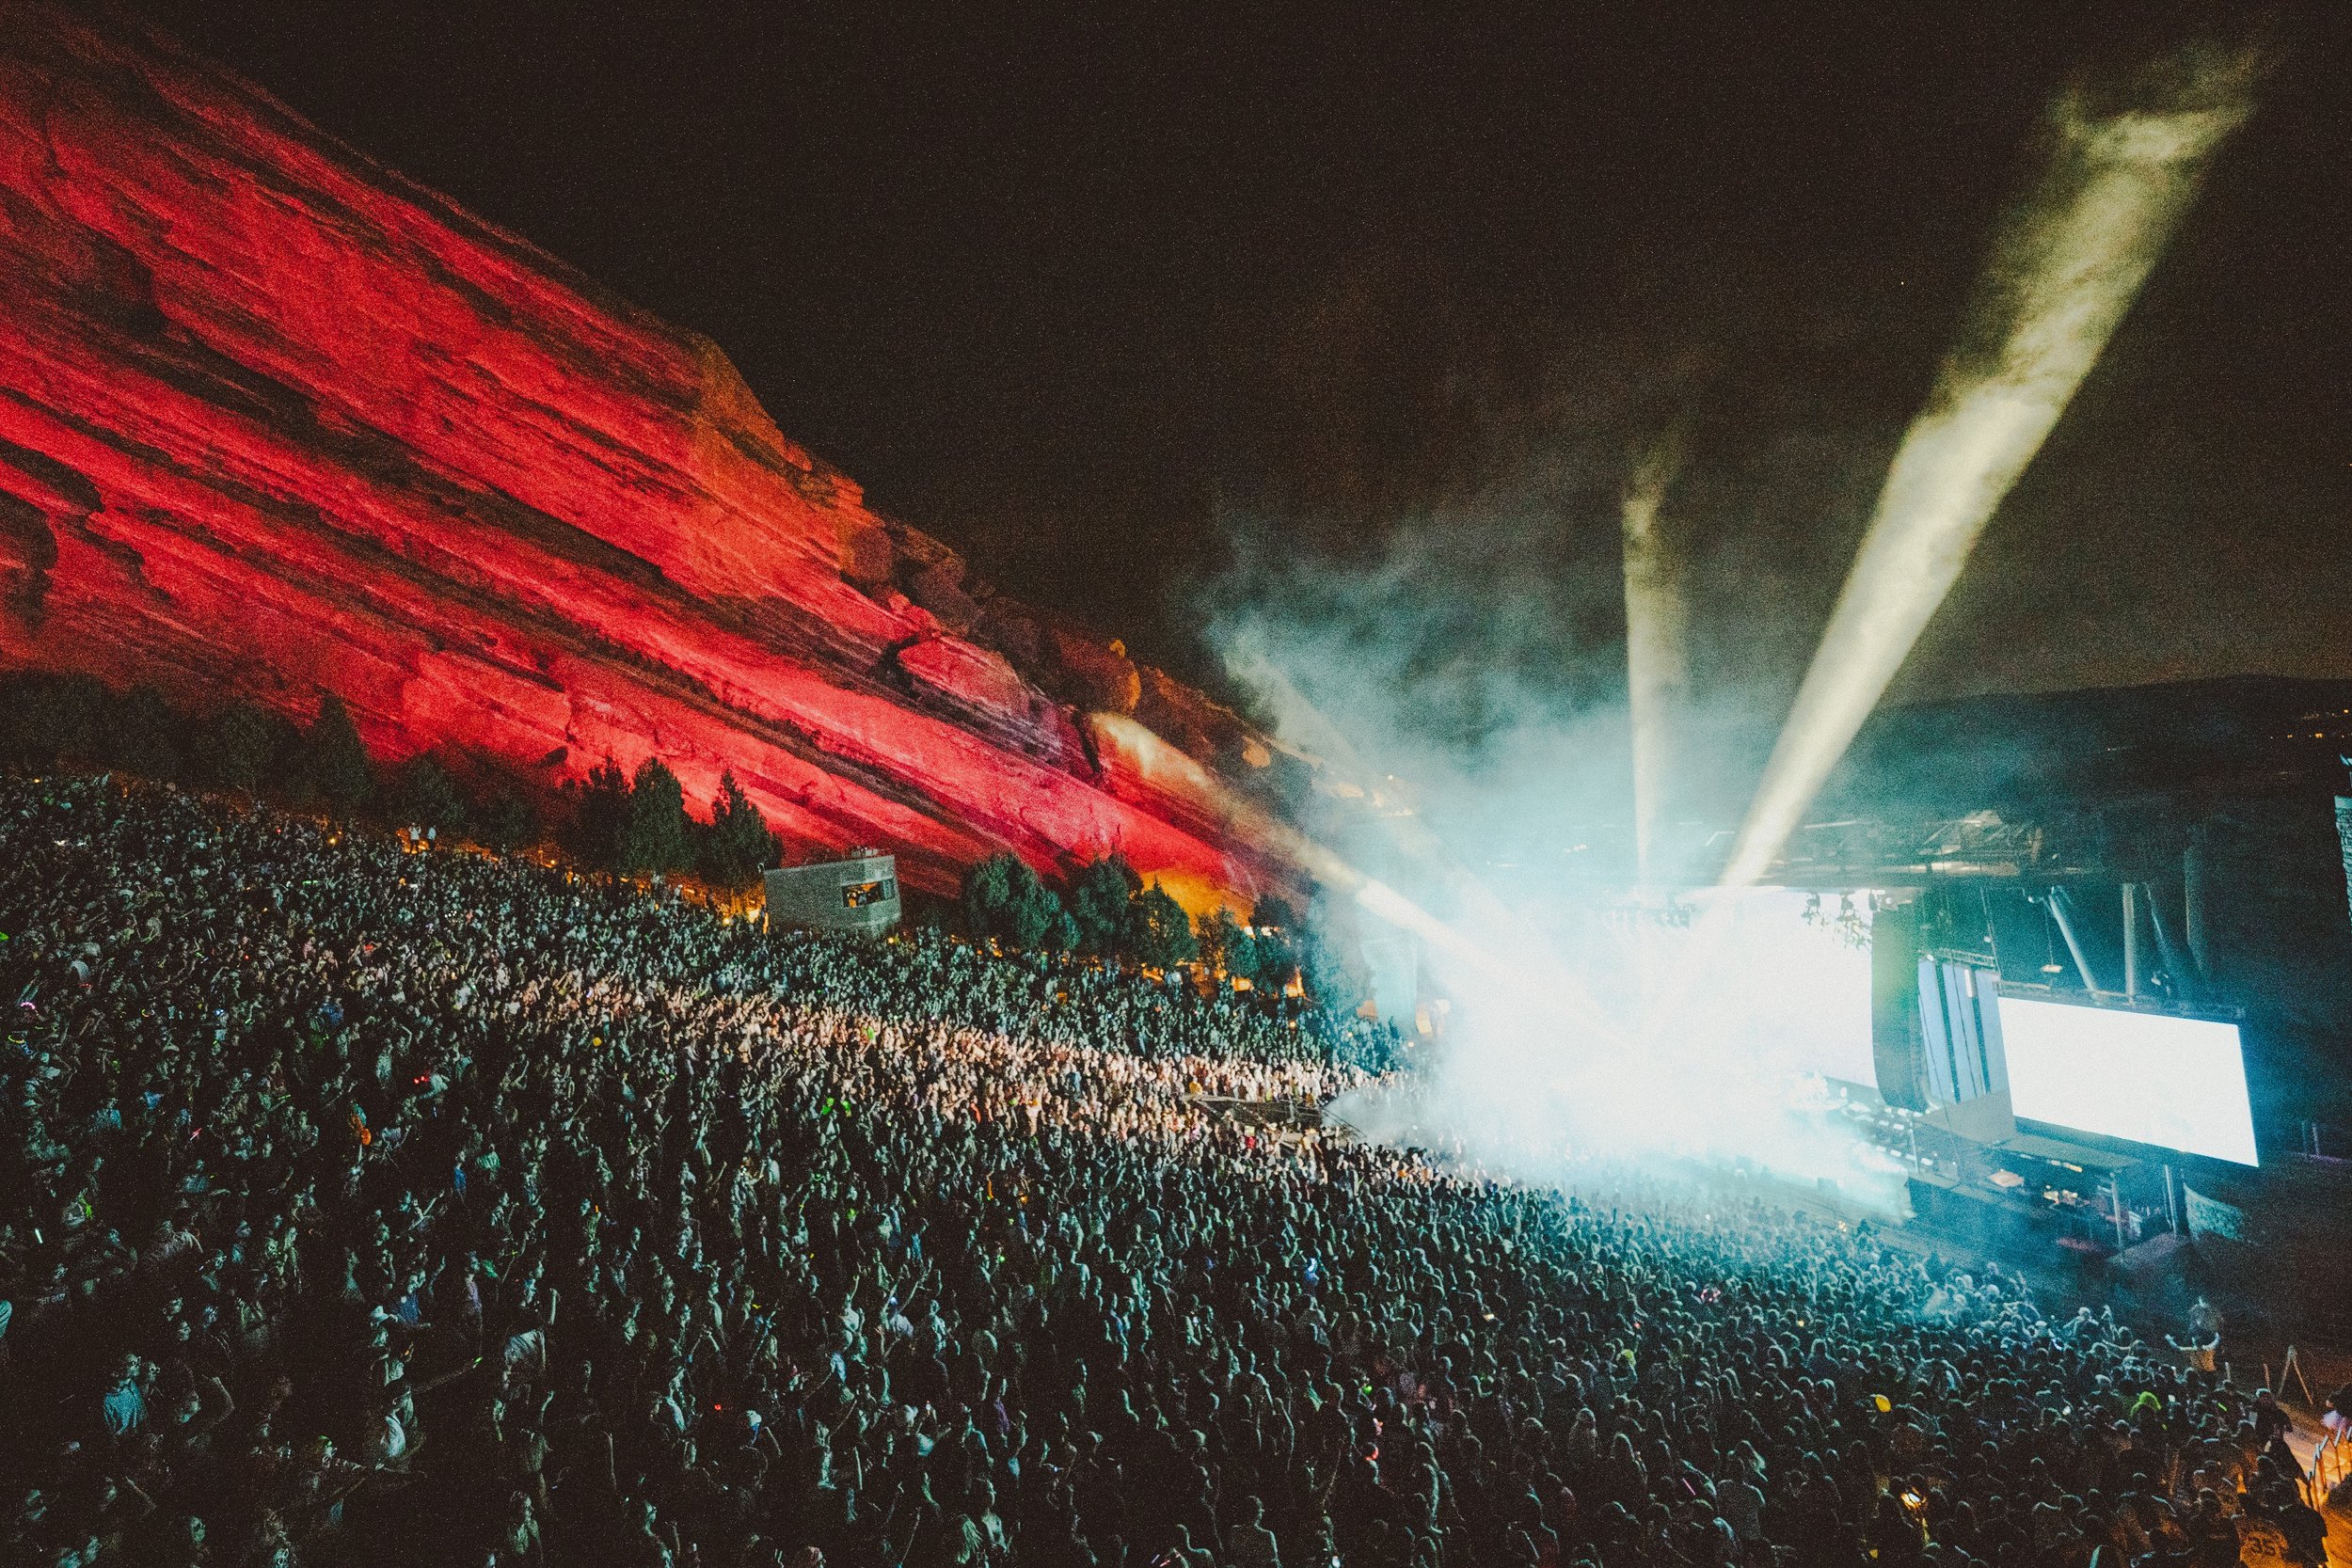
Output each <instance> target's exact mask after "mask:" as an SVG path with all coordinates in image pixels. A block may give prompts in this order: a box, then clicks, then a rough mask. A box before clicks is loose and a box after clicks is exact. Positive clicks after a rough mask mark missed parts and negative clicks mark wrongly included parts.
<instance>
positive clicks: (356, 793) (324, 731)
mask: <svg viewBox="0 0 2352 1568" xmlns="http://www.w3.org/2000/svg"><path fill="white" fill-rule="evenodd" d="M307 750H308V751H309V752H310V777H311V779H312V780H313V781H314V782H315V783H316V784H317V785H318V791H319V793H320V794H321V795H322V796H325V797H326V803H327V804H328V805H329V806H331V807H333V808H334V809H335V810H336V811H337V812H339V813H341V814H342V815H344V816H350V815H352V814H353V813H355V812H361V811H365V810H367V809H368V808H369V807H370V806H372V805H373V804H374V802H375V770H374V769H373V768H371V767H370V766H369V765H368V749H367V748H366V747H365V746H363V745H361V744H360V742H359V731H358V727H357V726H356V725H354V724H353V723H352V721H351V711H350V709H348V708H346V707H344V706H343V700H342V698H341V697H338V696H337V695H335V693H333V692H332V691H330V692H328V693H327V694H326V696H325V697H322V698H321V699H319V716H318V718H316V719H315V720H313V721H311V723H310V736H309V745H308V747H307Z"/></svg>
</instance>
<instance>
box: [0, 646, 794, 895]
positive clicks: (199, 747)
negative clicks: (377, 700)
mask: <svg viewBox="0 0 2352 1568" xmlns="http://www.w3.org/2000/svg"><path fill="white" fill-rule="evenodd" d="M60 764H64V765H70V766H77V767H88V768H121V769H123V770H124V771H125V772H130V773H136V774H139V775H140V776H142V777H144V778H151V779H156V780H161V781H164V782H166V783H171V784H191V785H195V786H198V787H200V788H212V789H235V790H243V791H246V793H248V794H258V795H266V796H268V797H270V798H271V799H273V800H278V801H279V802H281V803H283V804H285V805H288V806H291V807H294V808H295V809H297V810H310V809H314V808H318V809H325V810H328V811H331V812H333V813H335V814H336V815H337V816H347V817H358V818H373V819H375V820H379V821H383V822H385V823H388V824H390V825H394V826H402V827H415V828H429V829H432V830H434V831H435V832H437V833H448V834H454V833H464V834H466V835H467V836H468V837H469V838H471V839H472V840H474V841H475V842H476V843H479V844H482V845H485V846H486V847H490V848H493V849H500V850H506V849H515V848H519V847H523V846H525V845H531V844H537V843H540V842H542V841H543V840H544V839H545V838H546V837H547V836H548V822H547V820H546V819H545V817H544V816H543V815H542V813H541V811H540V809H539V803H538V802H539V800H540V799H541V796H540V794H539V792H537V791H535V790H533V789H532V788H531V787H530V786H528V785H527V784H522V783H520V782H519V781H516V780H514V779H512V778H506V777H501V776H500V775H498V774H497V773H496V772H495V771H493V770H489V769H485V768H474V769H470V770H469V772H470V773H471V775H472V776H471V777H470V778H469V780H466V781H461V780H460V779H459V778H458V776H457V775H456V774H455V773H453V771H452V770H451V769H450V768H447V767H445V766H444V765H443V764H442V763H440V762H439V761H437V760H436V759H435V758H433V757H431V756H429V755H428V756H417V757H412V758H410V759H409V760H407V761H406V762H405V763H401V764H399V765H397V766H394V767H389V768H388V767H384V766H381V765H379V764H378V763H377V762H376V760H375V759H374V758H373V757H371V756H370V755H369V754H368V750H367V748H366V746H365V745H363V744H362V743H361V742H360V739H359V732H358V729H357V728H355V727H354V726H353V724H352V721H351V715H350V713H349V711H347V710H346V709H345V708H344V706H343V704H342V699H341V698H340V697H336V696H333V695H331V694H330V695H328V696H327V697H326V699H324V700H323V701H322V702H321V703H320V704H319V711H318V717H317V718H316V719H314V720H312V721H311V722H310V723H309V724H307V725H303V724H297V723H295V722H294V721H292V720H290V719H288V718H286V717H285V716H284V715H283V714H279V713H274V712H271V711H270V710H268V709H266V708H263V707H261V706H258V705H255V704H252V703H246V702H237V703H231V704H230V705H227V706H225V707H222V708H218V709H216V710H215V711H213V712H211V713H207V714H195V713H189V712H186V711H184V710H183V709H180V708H177V707H175V706H173V705H171V704H170V703H169V702H167V700H166V699H165V698H164V696H163V695H162V693H160V692H158V691H157V690H155V689H154V688H152V687H145V686H142V687H135V688H133V689H130V690H128V691H122V692H117V691H114V690H111V689H108V688H107V687H106V686H105V684H104V683H103V682H101V681H98V680H95V679H92V678H91V677H89V676H87V675H54V674H45V673H38V672H29V671H19V672H14V673H8V674H7V675H0V766H11V767H16V768H54V767H57V766H59V765H60ZM561 803H562V804H563V805H564V806H566V807H568V810H567V811H565V812H564V813H562V814H560V815H561V817H562V819H561V820H560V821H559V822H558V823H557V824H556V829H557V834H556V836H557V837H558V838H559V840H560V841H561V842H562V843H563V844H564V847H566V848H567V849H569V850H570V851H571V852H572V853H573V854H575V855H577V856H578V857H579V858H580V860H581V861H582V862H583V863H586V864H588V865H591V866H595V867H599V868H603V869H609V870H614V871H622V872H632V873H636V872H687V871H691V872H694V873H697V874H698V875H700V876H702V877H703V878H705V879H707V880H709V881H710V882H712V883H714V884H716V885H719V886H723V887H743V886H746V885H748V884H749V883H751V882H752V881H754V880H755V879H757V878H758V875H759V873H760V870H761V869H762V868H763V867H766V866H770V865H773V864H774V863H776V860H777V858H778V853H779V850H778V846H777V843H776V839H775V835H774V834H773V833H771V832H769V830H768V824H767V822H766V821H765V820H764V819H763V818H762V817H761V816H760V814H759V809H758V808H757V807H756V806H755V805H753V804H752V802H751V801H750V800H747V799H745V798H744V795H743V790H742V786H741V785H739V784H737V783H736V780H735V776H734V775H733V774H732V773H730V774H727V775H726V776H725V777H724V778H723V779H722V780H721V781H720V789H719V797H718V799H717V800H714V801H713V802H712V803H711V817H710V820H709V821H708V822H707V823H706V822H700V821H697V820H695V819H694V818H693V817H692V816H690V815H689V814H688V812H687V810H686V800H685V792H684V790H683V789H682V788H681V787H680V786H679V784H678V781H677V776H676V775H675V774H674V773H672V772H671V771H670V769H669V768H666V767H664V766H663V765H662V764H661V763H660V761H659V760H648V761H647V762H646V764H645V765H644V767H642V768H639V769H638V770H637V773H636V775H635V777H634V778H631V777H629V776H628V775H626V774H624V773H623V772H622V771H621V769H620V768H619V767H618V766H617V765H616V764H615V763H613V761H612V759H611V758H610V757H608V758H606V759H605V761H604V762H603V763H602V764H601V765H600V766H599V767H597V768H595V769H593V770H591V772H590V774H589V777H588V782H587V783H586V784H580V785H574V786H570V787H567V789H566V790H565V792H564V800H563V801H562V802H561Z"/></svg>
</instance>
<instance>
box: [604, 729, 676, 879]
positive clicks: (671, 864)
mask: <svg viewBox="0 0 2352 1568" xmlns="http://www.w3.org/2000/svg"><path fill="white" fill-rule="evenodd" d="M691 828H692V822H691V819H690V818H689V817H688V816H687V815H686V791H685V789H684V788H683V787H682V786H681V785H680V784H678V782H677V775H676V774H675V773H673V772H671V771H670V769H669V768H667V767H666V766H664V764H663V763H662V761H661V759H660V757H647V758H646V759H645V760H644V763H643V764H642V765H641V766H640V767H639V768H638V769H637V776H636V777H635V778H634V779H631V780H630V781H629V786H628V811H627V813H626V814H625V815H624V816H623V817H622V819H621V832H620V835H619V837H618V838H616V839H615V840H614V841H613V855H612V867H613V869H614V870H616V871H627V872H646V871H652V872H660V871H677V870H681V869H683V868H684V867H686V866H689V865H691V864H692V863H693V860H694V844H693V837H692V833H691Z"/></svg>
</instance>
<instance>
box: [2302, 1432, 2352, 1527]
mask: <svg viewBox="0 0 2352 1568" xmlns="http://www.w3.org/2000/svg"><path fill="white" fill-rule="evenodd" d="M2348 1478H2352V1425H2340V1426H2337V1427H2335V1428H2333V1429H2331V1430H2329V1431H2328V1433H2327V1434H2326V1435H2325V1436H2323V1437H2321V1438H2320V1440H2319V1447H2317V1448H2315V1449H2312V1476H2311V1481H2309V1483H2308V1484H2309V1486H2310V1490H2311V1504H2312V1507H2313V1508H2319V1509H2324V1508H2326V1507H2327V1506H2328V1494H2329V1493H2330V1492H2333V1491H2334V1490H2335V1489H2336V1488H2337V1487H2338V1486H2339V1485H2341V1484H2342V1483H2343V1482H2344V1481H2345V1480H2346V1479H2348Z"/></svg>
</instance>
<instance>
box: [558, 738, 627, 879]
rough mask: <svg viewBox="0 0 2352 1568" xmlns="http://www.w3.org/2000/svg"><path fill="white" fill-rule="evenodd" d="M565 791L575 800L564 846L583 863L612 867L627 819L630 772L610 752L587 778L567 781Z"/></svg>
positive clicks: (589, 771) (605, 867) (567, 825)
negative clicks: (627, 772)
mask: <svg viewBox="0 0 2352 1568" xmlns="http://www.w3.org/2000/svg"><path fill="white" fill-rule="evenodd" d="M564 794H565V795H567V796H569V797H570V798H571V804H572V812H571V821H570V822H569V823H568V824H566V826H565V832H564V847H566V848H568V849H570V850H571V852H572V853H573V854H574V855H576V856H578V857H579V858H580V862H581V863H583V864H587V865H593V866H599V867H602V868H603V869H605V870H608V871H609V870H611V869H612V867H613V865H614V863H615V861H616V857H617V856H618V855H619V853H620V844H621V830H622V828H623V827H625V826H626V825H627V824H628V774H626V773H624V772H622V771H621V765H620V764H619V763H617V762H614V761H613V760H612V758H611V757H610V756H608V757H606V758H605V759H604V760H603V761H602V762H600V763H598V764H596V766H595V767H594V768H589V769H588V776H587V777H586V778H585V779H581V780H578V781H575V782H572V783H568V784H565V785H564Z"/></svg>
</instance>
